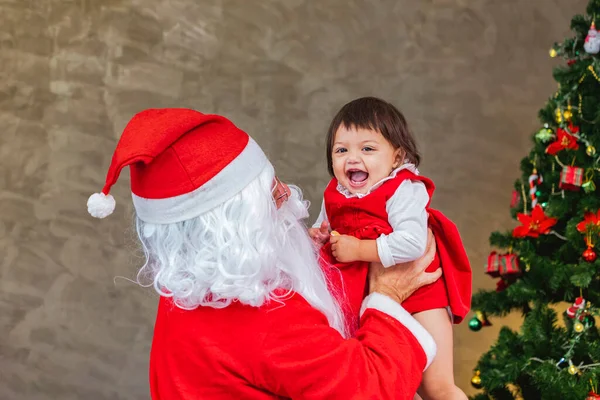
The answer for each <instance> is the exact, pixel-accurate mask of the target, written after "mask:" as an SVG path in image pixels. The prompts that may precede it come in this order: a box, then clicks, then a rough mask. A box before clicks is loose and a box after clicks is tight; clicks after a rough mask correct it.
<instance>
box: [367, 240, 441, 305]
mask: <svg viewBox="0 0 600 400" xmlns="http://www.w3.org/2000/svg"><path fill="white" fill-rule="evenodd" d="M434 258H435V239H434V238H433V233H432V232H431V229H430V230H429V232H428V240H427V250H426V251H425V254H423V256H421V258H419V259H417V260H415V261H410V262H407V263H403V264H398V265H395V266H393V267H389V268H384V267H383V265H381V264H380V263H371V267H370V268H369V292H370V293H375V292H377V293H381V294H384V295H386V296H388V297H390V298H392V299H393V300H395V301H396V302H398V303H402V302H403V301H404V300H406V299H407V298H408V297H409V296H410V295H411V294H413V292H414V291H415V290H417V289H419V288H420V287H423V286H425V285H429V284H431V283H433V282H435V281H437V280H438V279H439V278H440V276H442V269H441V268H438V269H437V270H436V271H434V272H425V270H426V269H427V267H429V264H431V263H432V262H433V260H434Z"/></svg>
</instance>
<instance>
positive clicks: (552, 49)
mask: <svg viewBox="0 0 600 400" xmlns="http://www.w3.org/2000/svg"><path fill="white" fill-rule="evenodd" d="M549 53H550V57H552V58H554V57H556V56H557V55H558V52H557V51H556V49H555V48H554V47H553V48H551V49H550V51H549Z"/></svg>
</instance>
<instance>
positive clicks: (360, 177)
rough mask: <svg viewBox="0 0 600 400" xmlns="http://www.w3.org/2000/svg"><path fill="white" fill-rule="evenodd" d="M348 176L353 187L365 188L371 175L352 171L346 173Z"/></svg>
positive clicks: (356, 170) (355, 170)
mask: <svg viewBox="0 0 600 400" xmlns="http://www.w3.org/2000/svg"><path fill="white" fill-rule="evenodd" d="M346 176H347V177H348V179H349V180H350V184H352V186H363V185H364V184H365V183H366V182H367V178H368V177H369V174H368V173H367V172H365V171H361V170H359V169H350V170H348V171H346Z"/></svg>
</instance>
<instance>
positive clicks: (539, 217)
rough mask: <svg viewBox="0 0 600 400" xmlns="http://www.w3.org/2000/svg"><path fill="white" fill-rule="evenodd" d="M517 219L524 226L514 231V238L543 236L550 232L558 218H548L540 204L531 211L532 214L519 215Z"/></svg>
mask: <svg viewBox="0 0 600 400" xmlns="http://www.w3.org/2000/svg"><path fill="white" fill-rule="evenodd" d="M517 219H518V220H519V222H521V223H522V224H523V225H522V226H517V227H516V228H515V229H514V230H513V233H512V234H513V236H514V237H516V238H522V237H526V236H529V237H539V236H540V235H542V234H546V233H548V232H550V228H552V227H553V226H554V225H555V224H556V222H557V221H558V219H557V218H551V217H547V216H546V214H544V209H543V208H542V207H541V206H540V205H539V204H538V205H537V206H535V207H534V209H533V210H532V211H531V214H529V215H528V214H523V213H517Z"/></svg>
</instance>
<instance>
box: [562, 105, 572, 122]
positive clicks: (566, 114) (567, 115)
mask: <svg viewBox="0 0 600 400" xmlns="http://www.w3.org/2000/svg"><path fill="white" fill-rule="evenodd" d="M569 108H570V107H569ZM563 117H564V118H565V121H567V122H569V121H570V120H571V118H573V112H572V111H571V110H567V111H565V112H564V113H563Z"/></svg>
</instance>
